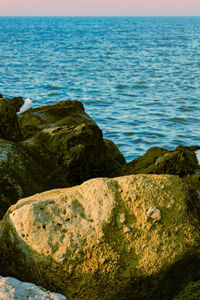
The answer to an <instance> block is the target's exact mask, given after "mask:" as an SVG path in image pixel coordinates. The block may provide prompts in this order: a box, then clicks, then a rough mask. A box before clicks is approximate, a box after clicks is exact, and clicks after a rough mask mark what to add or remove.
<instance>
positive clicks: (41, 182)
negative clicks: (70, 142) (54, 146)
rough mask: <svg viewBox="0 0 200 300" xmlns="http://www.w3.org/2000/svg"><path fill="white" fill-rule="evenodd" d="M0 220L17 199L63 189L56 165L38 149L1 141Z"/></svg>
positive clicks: (63, 180)
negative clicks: (53, 189) (59, 188)
mask: <svg viewBox="0 0 200 300" xmlns="http://www.w3.org/2000/svg"><path fill="white" fill-rule="evenodd" d="M0 149H1V152H0V218H2V217H3V215H4V213H5V212H6V210H7V209H8V208H9V206H10V205H12V204H14V203H16V202H17V200H19V199H20V198H23V197H26V196H29V195H33V194H35V193H38V192H42V191H45V190H49V189H52V188H56V187H66V186H68V183H67V182H66V180H65V179H64V177H63V174H62V172H61V170H60V168H59V167H58V166H57V165H56V163H55V161H54V160H53V159H52V158H51V157H50V156H48V154H46V153H44V152H42V150H41V149H40V148H39V147H36V146H35V145H34V146H33V145H29V144H28V143H13V142H9V141H5V140H0Z"/></svg>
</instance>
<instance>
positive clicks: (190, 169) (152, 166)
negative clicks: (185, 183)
mask: <svg viewBox="0 0 200 300" xmlns="http://www.w3.org/2000/svg"><path fill="white" fill-rule="evenodd" d="M199 148H200V147H198V146H191V147H184V146H179V147H177V148H176V149H175V150H173V151H168V150H166V149H163V148H158V147H154V148H151V149H149V150H148V151H147V152H146V153H145V155H144V156H141V157H139V158H136V159H134V160H133V161H131V162H130V163H128V164H127V165H126V166H125V167H124V168H123V170H122V172H121V174H122V175H130V174H174V175H179V176H180V177H183V176H185V175H188V174H194V173H195V171H196V170H197V168H198V160H197V157H196V154H195V151H196V150H197V149H199Z"/></svg>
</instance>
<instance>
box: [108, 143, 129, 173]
mask: <svg viewBox="0 0 200 300" xmlns="http://www.w3.org/2000/svg"><path fill="white" fill-rule="evenodd" d="M104 143H105V145H106V149H107V166H108V165H109V163H110V166H109V170H110V171H109V172H110V173H111V176H113V177H116V176H117V175H119V174H120V171H121V169H122V167H123V166H124V165H126V159H125V157H124V155H123V154H122V153H121V152H120V150H119V148H118V147H117V146H116V145H115V143H114V142H112V141H110V140H108V139H104ZM112 169H113V171H112Z"/></svg>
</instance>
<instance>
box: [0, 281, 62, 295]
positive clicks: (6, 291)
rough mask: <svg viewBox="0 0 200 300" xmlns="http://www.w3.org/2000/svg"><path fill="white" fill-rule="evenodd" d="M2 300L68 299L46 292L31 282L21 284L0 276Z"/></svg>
mask: <svg viewBox="0 0 200 300" xmlns="http://www.w3.org/2000/svg"><path fill="white" fill-rule="evenodd" d="M0 299H4V300H14V299H15V300H16V299H20V300H27V299H38V300H47V299H49V300H66V297H65V296H63V295H61V294H58V293H51V292H50V291H46V290H45V289H44V288H42V287H38V286H36V285H35V284H33V283H30V282H21V281H19V280H17V279H15V278H12V277H6V278H5V277H2V276H0Z"/></svg>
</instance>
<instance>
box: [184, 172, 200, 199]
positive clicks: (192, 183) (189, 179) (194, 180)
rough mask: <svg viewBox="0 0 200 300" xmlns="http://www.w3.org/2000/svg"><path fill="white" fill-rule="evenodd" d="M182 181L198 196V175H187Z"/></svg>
mask: <svg viewBox="0 0 200 300" xmlns="http://www.w3.org/2000/svg"><path fill="white" fill-rule="evenodd" d="M183 181H184V182H185V183H186V184H187V185H188V186H189V187H190V188H191V189H193V190H195V191H196V192H197V193H198V194H199V195H200V175H199V174H194V175H188V176H185V177H184V178H183Z"/></svg>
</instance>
